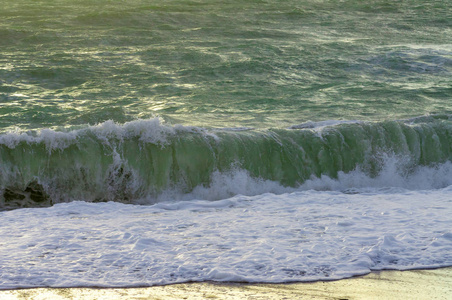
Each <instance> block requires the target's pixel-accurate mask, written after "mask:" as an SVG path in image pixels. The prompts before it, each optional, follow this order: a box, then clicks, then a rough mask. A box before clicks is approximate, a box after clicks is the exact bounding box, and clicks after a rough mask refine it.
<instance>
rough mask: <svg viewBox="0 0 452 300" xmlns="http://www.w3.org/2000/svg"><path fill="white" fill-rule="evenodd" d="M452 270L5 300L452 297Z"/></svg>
mask: <svg viewBox="0 0 452 300" xmlns="http://www.w3.org/2000/svg"><path fill="white" fill-rule="evenodd" d="M451 295H452V268H440V269H433V270H412V271H381V272H372V273H370V274H368V275H365V276H360V277H354V278H349V279H343V280H337V281H319V282H309V283H306V282H305V283H290V284H239V283H213V282H200V283H184V284H174V285H166V286H153V287H144V288H33V289H17V290H2V291H0V298H1V299H109V300H111V299H397V298H403V299H450V297H451Z"/></svg>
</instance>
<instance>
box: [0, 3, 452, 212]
mask: <svg viewBox="0 0 452 300" xmlns="http://www.w3.org/2000/svg"><path fill="white" fill-rule="evenodd" d="M0 2H1V5H2V10H1V11H0V115H1V118H0V132H1V136H0V160H1V177H0V179H1V182H0V189H1V190H2V191H3V200H2V201H3V202H2V203H3V204H2V206H7V207H9V206H12V207H16V206H19V207H20V206H23V205H25V204H23V202H24V201H25V200H24V199H25V198H26V199H29V198H30V197H31V199H35V200H36V201H38V202H39V201H44V202H45V203H48V202H50V203H57V202H65V201H70V200H74V199H78V200H87V201H106V200H117V201H121V202H134V201H135V200H137V199H144V198H152V199H154V200H150V202H151V203H153V202H155V201H156V200H155V197H157V195H159V194H161V193H163V192H164V191H166V190H168V189H177V190H178V191H179V192H181V193H188V192H190V191H192V190H193V189H194V188H196V187H198V186H209V185H210V184H211V183H212V181H213V176H214V175H213V174H216V172H220V173H227V172H234V171H237V170H240V171H244V172H246V174H248V175H249V176H250V177H252V178H255V179H259V180H270V181H272V182H277V183H278V184H281V185H282V186H284V187H291V188H297V187H299V186H300V185H302V184H303V183H304V182H305V181H306V180H308V179H311V178H313V177H316V178H320V177H322V176H328V177H331V178H337V177H338V176H339V174H341V172H345V173H347V172H351V171H354V170H357V169H359V170H361V171H363V172H364V173H365V174H366V175H368V176H378V174H379V172H380V170H381V169H382V168H383V165H384V164H383V163H382V159H381V157H382V156H385V155H386V156H387V155H389V156H396V157H403V159H402V160H403V161H404V163H403V165H404V167H403V168H402V169H403V171H402V173H403V174H411V173H413V172H414V171H413V170H416V168H417V167H422V166H434V165H438V164H444V163H446V162H448V161H449V160H450V159H451V157H452V149H451V145H452V136H451V133H452V115H451V114H452V105H451V104H450V103H451V96H452V88H451V87H452V76H451V75H452V38H451V37H452V17H451V16H452V5H451V4H450V3H449V2H448V1H383V0H377V1H314V0H310V1H207V0H203V1H144V0H143V1H138V0H132V1H107V0H98V1H69V0H60V1H26V0H18V1H0ZM405 162H407V163H405ZM441 186H444V184H443V185H439V187H441ZM105 191H107V192H105ZM35 200H33V201H35ZM33 201H31V202H33ZM25 202H27V201H25ZM7 203H15V204H11V205H10V204H7ZM21 203H22V204H21ZM27 205H32V206H33V205H34V204H26V205H25V206H27Z"/></svg>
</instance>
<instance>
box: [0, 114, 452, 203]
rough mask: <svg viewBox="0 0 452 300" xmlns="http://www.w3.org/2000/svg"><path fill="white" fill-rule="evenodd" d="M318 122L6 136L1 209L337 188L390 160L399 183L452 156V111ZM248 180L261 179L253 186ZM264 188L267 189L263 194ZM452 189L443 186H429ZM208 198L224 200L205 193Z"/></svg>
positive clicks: (141, 125) (148, 123)
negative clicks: (222, 190) (220, 189)
mask: <svg viewBox="0 0 452 300" xmlns="http://www.w3.org/2000/svg"><path fill="white" fill-rule="evenodd" d="M317 125H318V126H317ZM317 125H316V124H315V123H309V124H308V125H307V126H305V125H303V124H301V125H298V126H293V127H292V128H291V129H268V130H264V131H261V130H252V129H246V128H243V129H235V130H234V129H203V128H199V127H184V126H169V125H165V124H162V122H161V121H160V120H159V119H151V120H141V121H133V122H129V123H125V124H124V125H118V124H116V123H114V122H112V121H108V122H105V123H102V124H99V125H97V126H91V127H87V128H82V129H68V130H65V131H53V130H42V131H40V132H26V133H20V132H16V133H8V134H4V135H2V136H0V182H1V183H0V184H1V185H0V190H1V192H2V195H1V207H2V208H3V209H12V208H18V207H35V206H49V205H52V204H55V203H60V202H69V201H73V200H84V201H89V202H103V201H117V202H123V203H146V204H151V203H155V202H158V201H160V200H161V199H162V198H161V197H164V195H171V197H172V198H177V197H179V198H180V197H182V198H183V196H184V195H187V194H190V193H193V192H196V191H200V190H204V191H205V190H209V188H210V189H212V188H214V186H218V185H224V182H225V178H227V180H229V184H230V185H232V186H235V189H231V190H229V191H228V192H227V193H229V194H240V193H241V194H258V193H262V192H268V191H272V192H278V189H280V190H281V191H282V190H283V189H286V190H287V189H290V188H292V189H293V188H301V189H307V188H309V189H310V188H318V189H330V188H332V189H335V186H334V185H325V184H315V182H316V180H317V181H318V180H319V178H328V179H330V180H332V181H335V180H336V181H337V180H340V179H341V178H343V177H344V174H352V173H353V172H357V171H359V172H360V174H362V175H363V176H366V177H367V178H377V177H378V176H379V175H380V174H381V173H382V172H387V171H388V168H387V165H388V164H387V163H388V157H391V158H393V159H395V161H396V162H395V163H394V164H393V166H394V167H393V168H392V169H391V170H390V172H392V173H397V174H398V175H399V177H401V178H406V177H409V176H412V175H413V174H417V175H416V176H419V172H418V170H419V168H422V167H429V168H430V169H435V168H436V169H439V167H438V166H440V165H444V164H445V163H448V162H449V161H450V160H451V158H452V121H451V116H450V115H436V116H428V117H420V118H415V119H411V120H405V121H385V122H379V123H370V122H353V123H350V122H348V123H337V124H336V125H333V123H331V124H330V123H328V124H327V126H323V125H324V124H323V123H319V124H317ZM305 127H309V128H305ZM294 128H295V129H294ZM296 128H301V129H296ZM426 174H427V173H426ZM386 175H387V176H386V177H387V178H390V176H389V175H388V174H386ZM222 176H223V177H222ZM428 176H430V175H428ZM221 178H223V179H221ZM244 178H245V179H244ZM316 178H317V179H316ZM243 180H245V181H246V180H248V181H253V184H252V185H253V188H252V189H250V184H246V183H244V182H243ZM259 182H261V183H262V182H264V183H265V184H262V185H261V186H262V188H259V186H258V183H259ZM349 182H350V181H349ZM374 182H375V181H374ZM270 183H271V184H270ZM240 184H242V185H240ZM448 184H451V183H448V182H445V181H444V182H436V183H432V186H430V188H440V187H443V186H446V185H448ZM377 185H378V184H377ZM385 185H388V186H391V182H388V181H386V182H385V181H382V183H381V187H384V186H385ZM359 187H363V186H362V184H361V186H359ZM348 188H353V182H352V185H351V186H350V184H349V185H348ZM413 188H415V186H414V187H413ZM253 189H254V190H253ZM269 189H270V190H269ZM175 195H179V196H175ZM202 196H203V197H205V198H207V199H218V198H221V197H224V196H225V195H219V194H218V193H215V192H207V193H206V192H204V193H203V194H202ZM194 197H196V196H194Z"/></svg>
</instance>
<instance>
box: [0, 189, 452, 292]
mask: <svg viewBox="0 0 452 300" xmlns="http://www.w3.org/2000/svg"><path fill="white" fill-rule="evenodd" d="M451 199H452V187H448V188H445V189H441V190H429V191H427V190H423V191H407V190H401V191H398V192H387V193H376V192H373V193H361V194H344V193H340V192H333V191H329V192H319V191H304V192H294V193H285V194H281V195H274V194H271V193H267V194H262V195H258V196H253V197H249V196H235V197H233V198H229V199H224V200H220V201H205V200H191V201H182V202H172V203H170V202H167V203H159V204H157V205H154V206H138V205H125V204H119V203H114V202H108V203H97V204H93V203H85V202H72V203H66V204H58V205H55V206H54V207H50V208H43V209H20V210H14V211H8V212H1V213H0V218H1V220H2V222H0V232H1V235H2V240H1V242H0V243H1V244H0V247H1V249H2V251H1V252H0V260H1V261H2V269H1V271H2V276H1V277H0V288H16V287H36V286H54V287H63V286H105V287H108V286H110V287H112V286H116V287H119V286H143V285H155V284H168V283H175V282H185V281H202V280H214V281H231V280H232V281H249V282H290V281H304V280H308V281H310V280H319V279H322V280H330V279H339V278H344V277H349V276H353V275H358V274H365V273H368V272H369V271H370V270H380V269H387V268H390V269H400V270H403V269H410V268H421V267H425V268H427V267H440V266H450V265H452V253H451V252H450V249H451V247H452V231H451V228H452V220H451V219H450V217H449V216H450V215H451V214H452V205H451Z"/></svg>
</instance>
